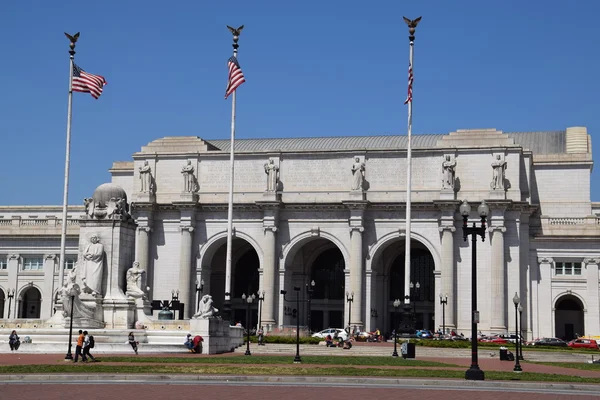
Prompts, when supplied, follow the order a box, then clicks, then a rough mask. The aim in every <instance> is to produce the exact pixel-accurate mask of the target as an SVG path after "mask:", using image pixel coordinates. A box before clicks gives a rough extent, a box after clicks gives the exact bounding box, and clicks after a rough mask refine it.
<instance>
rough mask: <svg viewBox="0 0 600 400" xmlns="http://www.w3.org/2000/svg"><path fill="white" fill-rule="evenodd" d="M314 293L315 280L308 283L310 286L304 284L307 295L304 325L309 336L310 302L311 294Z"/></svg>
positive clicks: (310, 329) (310, 326) (310, 328)
mask: <svg viewBox="0 0 600 400" xmlns="http://www.w3.org/2000/svg"><path fill="white" fill-rule="evenodd" d="M314 291H315V280H314V279H313V280H312V281H311V282H310V285H309V284H308V283H307V284H306V294H308V307H307V308H306V311H307V312H306V320H307V321H306V325H307V326H308V334H309V335H310V333H311V332H312V325H311V323H310V313H311V310H310V302H311V300H312V294H313V292H314Z"/></svg>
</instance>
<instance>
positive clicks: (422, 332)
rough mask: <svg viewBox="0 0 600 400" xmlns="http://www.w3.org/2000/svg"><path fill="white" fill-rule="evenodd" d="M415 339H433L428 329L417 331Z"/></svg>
mask: <svg viewBox="0 0 600 400" xmlns="http://www.w3.org/2000/svg"><path fill="white" fill-rule="evenodd" d="M417 337H418V338H419V339H431V338H433V333H432V332H431V331H430V330H428V329H420V330H418V331H417Z"/></svg>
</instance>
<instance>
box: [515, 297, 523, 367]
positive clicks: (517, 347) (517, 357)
mask: <svg viewBox="0 0 600 400" xmlns="http://www.w3.org/2000/svg"><path fill="white" fill-rule="evenodd" d="M513 303H514V304H515V333H516V334H517V335H516V336H517V338H516V342H515V351H516V353H517V356H516V357H515V367H514V368H513V371H514V372H523V369H522V368H521V363H520V362H519V304H520V303H521V299H520V298H519V294H518V293H517V292H515V297H513Z"/></svg>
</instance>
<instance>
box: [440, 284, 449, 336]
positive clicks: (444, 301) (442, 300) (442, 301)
mask: <svg viewBox="0 0 600 400" xmlns="http://www.w3.org/2000/svg"><path fill="white" fill-rule="evenodd" d="M440 304H441V305H442V335H446V304H448V294H446V295H444V296H442V294H441V293H440Z"/></svg>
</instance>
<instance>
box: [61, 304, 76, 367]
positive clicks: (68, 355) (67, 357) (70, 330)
mask: <svg viewBox="0 0 600 400" xmlns="http://www.w3.org/2000/svg"><path fill="white" fill-rule="evenodd" d="M74 303H75V295H71V316H70V317H69V348H68V349H67V354H66V355H65V360H72V359H73V354H72V353H71V340H73V304H74ZM63 306H64V304H63Z"/></svg>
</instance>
